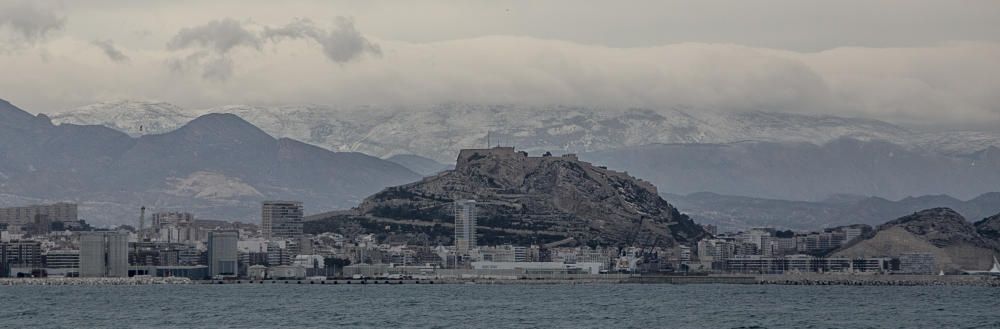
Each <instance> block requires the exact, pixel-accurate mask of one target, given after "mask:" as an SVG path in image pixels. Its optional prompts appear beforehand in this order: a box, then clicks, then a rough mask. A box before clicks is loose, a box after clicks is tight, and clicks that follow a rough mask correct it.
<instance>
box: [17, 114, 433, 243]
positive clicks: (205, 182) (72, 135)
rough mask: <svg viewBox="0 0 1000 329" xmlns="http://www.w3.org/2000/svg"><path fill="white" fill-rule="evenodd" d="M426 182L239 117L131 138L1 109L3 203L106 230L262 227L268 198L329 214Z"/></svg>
mask: <svg viewBox="0 0 1000 329" xmlns="http://www.w3.org/2000/svg"><path fill="white" fill-rule="evenodd" d="M419 177H420V175H418V174H416V173H414V172H412V171H410V170H408V169H406V168H405V167H403V166H400V165H398V164H396V163H393V162H389V161H385V160H382V159H379V158H376V157H372V156H368V155H364V154H361V153H353V152H332V151H329V150H326V149H323V148H320V147H316V146H312V145H309V144H305V143H302V142H299V141H295V140H292V139H287V138H281V139H276V138H274V137H271V136H270V135H268V134H267V133H265V132H264V131H262V130H260V129H258V128H257V127H255V126H254V125H252V124H250V123H248V122H246V121H244V120H243V119H241V118H239V117H237V116H235V115H232V114H208V115H204V116H201V117H198V118H196V119H194V120H192V121H190V122H186V123H185V124H184V125H183V126H181V127H180V128H178V129H176V130H172V131H170V132H166V133H163V134H159V135H143V136H141V137H130V136H128V135H126V134H124V133H122V132H119V131H117V130H113V129H110V128H107V127H104V126H97V125H94V126H81V125H73V124H61V125H53V124H52V123H51V122H50V121H49V119H48V118H47V117H45V116H44V115H39V116H32V115H30V114H28V113H27V112H24V111H22V110H20V109H18V108H16V107H14V106H13V105H11V104H9V103H7V102H0V195H7V197H4V198H3V199H7V200H12V201H18V200H21V201H23V200H35V201H57V200H58V201H62V200H66V201H75V202H79V203H81V204H82V209H81V213H82V214H81V217H83V218H84V219H87V220H89V221H91V222H95V223H97V224H110V223H116V224H118V223H132V222H133V221H134V219H135V218H138V210H137V209H138V207H139V206H141V205H144V206H147V207H150V208H151V209H152V210H154V211H156V210H165V209H172V210H185V211H192V212H194V213H195V214H196V215H198V216H200V217H202V218H209V219H228V220H241V221H247V222H254V221H256V220H258V218H259V211H260V210H259V209H260V201H262V200H266V199H295V200H301V201H304V202H305V203H306V204H307V211H311V212H319V211H324V210H331V209H336V208H345V207H350V206H354V205H356V204H357V203H358V202H359V201H360V200H361V199H363V198H365V197H367V196H368V195H370V194H372V193H374V192H377V191H379V190H381V189H382V188H384V187H385V186H390V185H397V184H402V183H406V182H411V181H413V180H416V179H418V178H419ZM0 201H2V200H0Z"/></svg>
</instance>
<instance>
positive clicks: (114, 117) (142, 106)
mask: <svg viewBox="0 0 1000 329" xmlns="http://www.w3.org/2000/svg"><path fill="white" fill-rule="evenodd" d="M195 117H196V116H194V115H191V114H190V113H188V112H186V111H185V110H184V109H182V108H180V107H178V106H176V105H174V104H170V103H164V102H140V101H129V100H120V101H110V102H102V103H97V104H91V105H87V106H83V107H79V108H76V109H74V110H72V111H69V112H64V113H57V114H53V115H51V118H52V122H54V123H72V124H79V125H103V126H107V127H110V128H113V129H115V130H118V131H121V132H124V133H127V134H129V135H132V136H139V135H145V134H162V133H165V132H169V131H172V130H174V129H177V128H179V127H180V126H183V125H184V124H185V123H188V121H191V120H193V119H194V118H195Z"/></svg>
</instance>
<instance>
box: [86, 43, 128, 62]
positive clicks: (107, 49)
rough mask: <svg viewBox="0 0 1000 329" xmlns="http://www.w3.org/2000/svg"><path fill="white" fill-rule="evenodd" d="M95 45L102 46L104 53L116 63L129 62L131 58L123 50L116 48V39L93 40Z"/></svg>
mask: <svg viewBox="0 0 1000 329" xmlns="http://www.w3.org/2000/svg"><path fill="white" fill-rule="evenodd" d="M91 44H93V45H94V46H95V47H97V48H100V49H101V51H104V54H105V55H107V56H108V59H110V60H111V61H113V62H115V63H124V62H128V61H129V58H128V56H126V55H125V53H123V52H122V51H121V50H118V48H115V43H114V41H111V40H94V41H92V42H91Z"/></svg>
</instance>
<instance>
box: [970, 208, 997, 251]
mask: <svg viewBox="0 0 1000 329" xmlns="http://www.w3.org/2000/svg"><path fill="white" fill-rule="evenodd" d="M975 226H976V232H979V235H982V236H983V237H984V238H987V239H990V240H992V241H993V242H995V243H997V247H998V250H1000V213H998V214H996V215H993V216H991V217H987V218H984V219H983V220H981V221H978V222H976V224H975Z"/></svg>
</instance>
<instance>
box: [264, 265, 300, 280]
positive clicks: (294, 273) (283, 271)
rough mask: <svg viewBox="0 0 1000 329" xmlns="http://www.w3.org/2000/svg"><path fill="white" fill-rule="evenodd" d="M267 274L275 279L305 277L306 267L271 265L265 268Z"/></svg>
mask: <svg viewBox="0 0 1000 329" xmlns="http://www.w3.org/2000/svg"><path fill="white" fill-rule="evenodd" d="M267 276H268V277H269V278H271V279H276V280H295V279H305V277H306V269H305V268H304V267H301V266H294V265H281V266H273V267H269V268H268V269H267Z"/></svg>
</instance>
